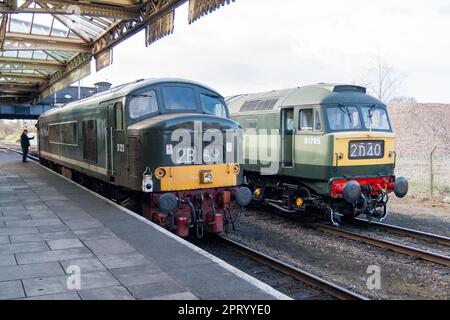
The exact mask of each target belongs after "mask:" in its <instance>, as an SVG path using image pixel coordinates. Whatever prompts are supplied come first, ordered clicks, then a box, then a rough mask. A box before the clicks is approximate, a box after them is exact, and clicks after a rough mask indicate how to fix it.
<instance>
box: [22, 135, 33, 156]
mask: <svg viewBox="0 0 450 320" xmlns="http://www.w3.org/2000/svg"><path fill="white" fill-rule="evenodd" d="M32 139H34V137H32V138H29V137H28V130H27V129H23V132H22V135H21V136H20V145H21V147H22V162H28V161H27V156H28V148H29V147H30V140H32Z"/></svg>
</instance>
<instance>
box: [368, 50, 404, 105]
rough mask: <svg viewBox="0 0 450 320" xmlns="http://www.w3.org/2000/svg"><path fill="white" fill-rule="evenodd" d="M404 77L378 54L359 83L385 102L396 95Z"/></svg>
mask: <svg viewBox="0 0 450 320" xmlns="http://www.w3.org/2000/svg"><path fill="white" fill-rule="evenodd" d="M404 79H405V76H404V75H402V74H400V73H398V72H397V71H396V70H395V69H394V67H393V66H392V65H390V64H389V63H388V62H387V61H386V60H385V59H383V58H382V57H381V56H378V57H377V58H376V59H374V63H373V65H372V66H371V67H370V68H369V69H368V70H367V72H366V74H365V75H364V76H362V77H361V83H362V84H363V85H364V86H365V87H366V88H367V89H368V91H369V93H371V94H373V95H374V96H376V97H377V98H378V99H380V100H381V101H383V102H386V103H387V102H389V101H390V100H391V99H392V98H394V97H395V96H396V95H398V93H399V91H400V89H401V86H402V84H403V81H404Z"/></svg>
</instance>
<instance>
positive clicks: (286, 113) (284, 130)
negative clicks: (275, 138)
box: [280, 108, 295, 168]
mask: <svg viewBox="0 0 450 320" xmlns="http://www.w3.org/2000/svg"><path fill="white" fill-rule="evenodd" d="M294 133H295V122H294V108H286V109H282V110H281V132H280V134H281V166H282V167H283V168H292V167H293V166H294V150H293V146H294V139H295V134H294Z"/></svg>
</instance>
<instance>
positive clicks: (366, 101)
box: [226, 84, 408, 223]
mask: <svg viewBox="0 0 450 320" xmlns="http://www.w3.org/2000/svg"><path fill="white" fill-rule="evenodd" d="M226 102H227V105H228V107H229V109H230V113H231V118H232V119H234V120H236V121H237V122H239V124H240V125H241V126H242V128H243V130H244V143H243V149H244V156H243V158H244V160H245V163H244V165H243V169H244V175H245V179H246V181H247V183H248V185H249V186H250V188H251V189H252V191H253V199H254V200H255V201H260V202H263V203H265V204H267V205H269V206H272V207H275V208H277V209H279V210H281V211H283V212H286V213H291V214H295V213H301V212H304V211H305V209H307V208H319V209H326V212H328V213H329V216H330V218H331V220H332V222H333V223H336V221H337V219H339V217H342V216H348V217H355V216H357V215H359V214H366V215H367V217H368V218H369V219H371V218H378V219H380V220H382V219H384V218H385V217H386V215H387V209H386V204H387V201H388V194H389V193H390V192H392V191H393V192H394V193H395V194H396V195H397V196H398V197H404V196H405V195H406V193H407V190H408V182H407V180H406V179H405V178H403V177H398V178H396V177H395V176H394V168H395V161H396V151H395V135H394V133H393V130H392V126H391V123H390V120H389V116H388V111H387V108H386V106H385V105H384V104H383V103H382V102H381V101H379V100H377V99H375V98H374V97H372V96H370V95H368V94H366V89H365V88H363V87H360V86H354V85H338V84H318V85H311V86H305V87H299V88H294V89H288V90H278V91H270V92H264V93H257V94H244V95H238V96H233V97H229V98H227V99H226Z"/></svg>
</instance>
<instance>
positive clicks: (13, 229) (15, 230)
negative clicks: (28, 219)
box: [0, 227, 39, 235]
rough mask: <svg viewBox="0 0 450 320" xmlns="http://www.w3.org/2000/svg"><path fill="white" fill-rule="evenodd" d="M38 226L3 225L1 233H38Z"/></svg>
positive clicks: (0, 229)
mask: <svg viewBox="0 0 450 320" xmlns="http://www.w3.org/2000/svg"><path fill="white" fill-rule="evenodd" d="M38 232H39V230H38V229H37V228H36V227H1V228H0V235H12V234H28V233H38Z"/></svg>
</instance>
